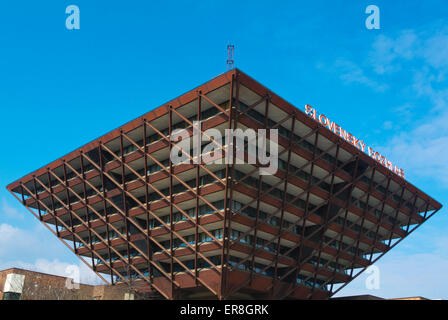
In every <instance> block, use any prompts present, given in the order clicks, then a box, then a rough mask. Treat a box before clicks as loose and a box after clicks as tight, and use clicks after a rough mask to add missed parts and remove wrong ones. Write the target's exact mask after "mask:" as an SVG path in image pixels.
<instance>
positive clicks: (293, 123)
mask: <svg viewBox="0 0 448 320" xmlns="http://www.w3.org/2000/svg"><path fill="white" fill-rule="evenodd" d="M296 117H297V114H296V113H295V114H294V116H293V117H292V118H291V128H290V132H289V142H288V162H287V166H286V176H285V183H284V186H283V199H282V208H281V212H280V226H279V229H278V239H277V246H276V252H275V263H274V280H273V285H272V290H271V297H274V294H275V285H276V284H277V283H278V259H279V258H278V257H279V252H280V240H281V238H282V233H283V218H284V215H285V206H286V195H287V193H288V181H289V169H290V164H291V152H292V138H293V137H294V129H295V124H296Z"/></svg>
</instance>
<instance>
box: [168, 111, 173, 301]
mask: <svg viewBox="0 0 448 320" xmlns="http://www.w3.org/2000/svg"><path fill="white" fill-rule="evenodd" d="M168 107H169V121H168V126H169V135H170V139H171V133H172V130H173V110H172V106H171V105H170V106H168ZM172 148H173V144H172V143H171V142H170V144H169V151H170V157H169V159H170V255H171V260H170V271H171V297H172V298H174V250H173V242H174V238H173V231H174V223H173V161H172V159H171V150H172Z"/></svg>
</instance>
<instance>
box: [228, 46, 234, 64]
mask: <svg viewBox="0 0 448 320" xmlns="http://www.w3.org/2000/svg"><path fill="white" fill-rule="evenodd" d="M233 48H234V45H233V44H229V45H227V71H229V70H232V69H233Z"/></svg>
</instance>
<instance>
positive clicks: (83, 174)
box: [55, 151, 95, 271]
mask: <svg viewBox="0 0 448 320" xmlns="http://www.w3.org/2000/svg"><path fill="white" fill-rule="evenodd" d="M79 153H80V164H81V176H82V184H83V191H84V202H85V204H86V205H85V209H86V210H85V212H86V219H87V220H86V222H87V226H88V228H89V245H90V257H91V259H92V268H93V271H95V259H94V258H93V251H94V250H93V241H92V226H91V224H90V217H89V208H88V207H87V204H88V203H89V202H88V201H89V200H88V197H87V186H86V173H85V170H84V161H83V158H84V155H83V152H82V151H80V152H79ZM55 215H56V212H55Z"/></svg>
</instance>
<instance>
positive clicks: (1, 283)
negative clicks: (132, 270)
mask: <svg viewBox="0 0 448 320" xmlns="http://www.w3.org/2000/svg"><path fill="white" fill-rule="evenodd" d="M126 294H127V295H128V296H129V294H131V296H132V297H134V298H135V296H138V293H136V292H135V291H130V290H129V288H128V287H125V286H108V285H96V286H93V285H87V284H82V283H81V284H75V283H74V282H73V279H70V278H66V277H61V276H55V275H52V274H46V273H42V272H36V271H31V270H24V269H20V268H10V269H6V270H2V271H0V300H19V299H20V300H92V299H93V300H123V299H125V298H126Z"/></svg>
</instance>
